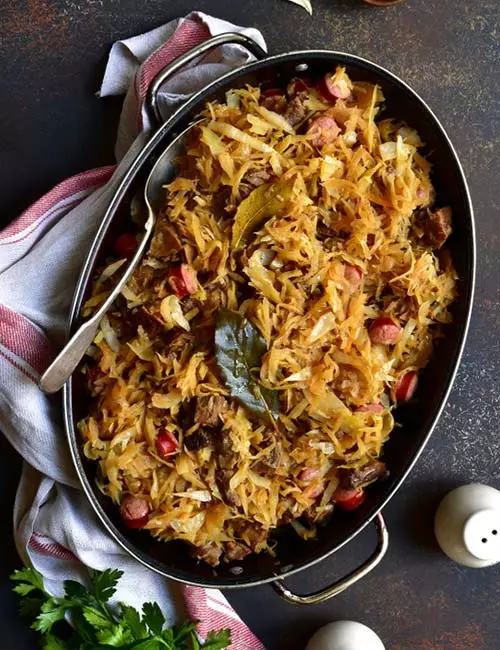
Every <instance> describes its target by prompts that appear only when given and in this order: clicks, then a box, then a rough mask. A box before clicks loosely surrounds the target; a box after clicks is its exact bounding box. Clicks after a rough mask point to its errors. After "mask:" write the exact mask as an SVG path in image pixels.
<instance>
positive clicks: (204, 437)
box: [184, 429, 213, 451]
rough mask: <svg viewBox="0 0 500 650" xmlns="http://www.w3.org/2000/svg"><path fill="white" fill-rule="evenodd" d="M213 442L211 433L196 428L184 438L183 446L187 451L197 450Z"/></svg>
mask: <svg viewBox="0 0 500 650" xmlns="http://www.w3.org/2000/svg"><path fill="white" fill-rule="evenodd" d="M212 442H213V436H212V433H211V432H209V431H205V429H198V431H195V432H194V433H191V434H190V435H189V436H186V437H185V438H184V447H186V449H189V451H198V450H199V449H203V448H204V447H210V445H211V444H212Z"/></svg>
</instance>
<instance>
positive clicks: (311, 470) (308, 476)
mask: <svg viewBox="0 0 500 650" xmlns="http://www.w3.org/2000/svg"><path fill="white" fill-rule="evenodd" d="M320 477H321V471H320V470H319V469H318V468H317V467H305V468H304V469H302V470H300V472H299V475H298V476H297V480H299V481H302V482H304V483H310V482H311V481H315V480H316V479H318V478H320Z"/></svg>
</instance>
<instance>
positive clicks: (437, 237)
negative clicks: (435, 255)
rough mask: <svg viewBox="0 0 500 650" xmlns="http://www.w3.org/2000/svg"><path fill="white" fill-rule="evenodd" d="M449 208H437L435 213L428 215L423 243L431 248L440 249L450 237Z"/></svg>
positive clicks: (450, 215) (450, 214)
mask: <svg viewBox="0 0 500 650" xmlns="http://www.w3.org/2000/svg"><path fill="white" fill-rule="evenodd" d="M451 217H452V213H451V208H450V207H449V206H447V207H446V208H439V210H436V211H435V212H429V213H428V221H427V224H426V228H425V235H424V238H425V241H426V242H427V243H428V244H429V246H432V247H433V248H441V246H442V245H443V244H444V243H445V241H446V240H447V239H448V237H449V236H450V235H451V231H452V228H451Z"/></svg>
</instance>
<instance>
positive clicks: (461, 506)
mask: <svg viewBox="0 0 500 650" xmlns="http://www.w3.org/2000/svg"><path fill="white" fill-rule="evenodd" d="M434 533H435V535H436V539H437V541H438V544H439V546H440V547H441V549H442V550H443V551H444V553H446V555H447V556H448V557H449V558H451V559H452V560H454V561H455V562H458V564H463V565H464V566H468V567H474V568H481V567H487V566H492V565H493V564H496V563H497V562H500V491H499V490H495V488H492V487H489V486H487V485H481V484H479V483H471V484H470V485H462V486H461V487H459V488H457V489H456V490H452V491H451V492H449V493H448V494H447V495H446V496H445V497H444V499H443V500H442V501H441V503H440V504H439V507H438V509H437V511H436V515H435V519H434Z"/></svg>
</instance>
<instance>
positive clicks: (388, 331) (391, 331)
mask: <svg viewBox="0 0 500 650" xmlns="http://www.w3.org/2000/svg"><path fill="white" fill-rule="evenodd" d="M368 334H369V335H370V339H371V342H372V343H380V344H382V345H394V344H395V343H397V342H398V340H399V337H400V336H401V327H400V326H399V325H397V324H396V323H395V322H394V321H393V320H392V319H390V318H387V317H386V316H381V317H380V318H377V319H376V320H374V321H373V323H372V324H371V327H370V329H369V331H368Z"/></svg>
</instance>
